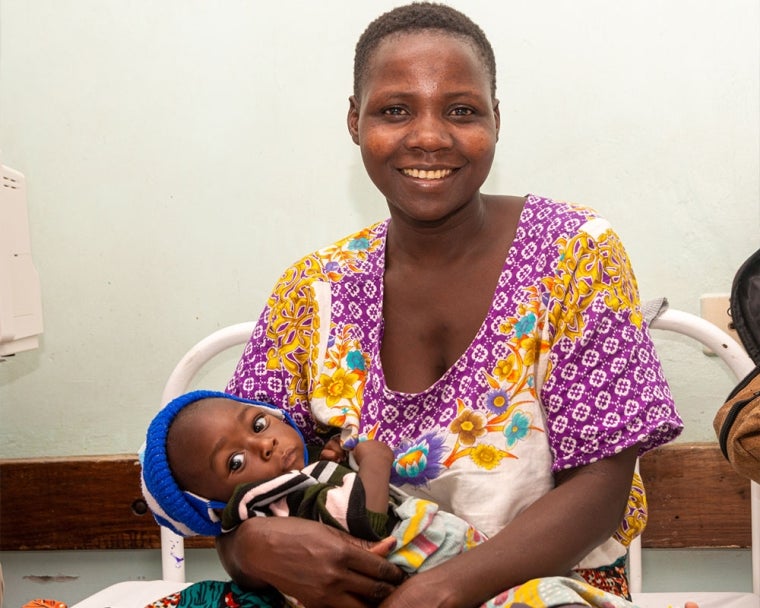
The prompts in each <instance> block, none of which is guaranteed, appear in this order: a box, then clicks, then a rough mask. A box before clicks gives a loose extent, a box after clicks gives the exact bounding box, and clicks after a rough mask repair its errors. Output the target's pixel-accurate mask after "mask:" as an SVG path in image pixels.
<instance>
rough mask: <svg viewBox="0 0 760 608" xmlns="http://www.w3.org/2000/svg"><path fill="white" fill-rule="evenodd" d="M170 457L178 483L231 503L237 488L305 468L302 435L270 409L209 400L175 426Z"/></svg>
mask: <svg viewBox="0 0 760 608" xmlns="http://www.w3.org/2000/svg"><path fill="white" fill-rule="evenodd" d="M167 455H168V458H169V465H170V466H171V469H172V472H173V473H174V477H175V478H176V479H177V483H178V484H179V486H180V487H181V488H182V489H184V490H189V491H191V492H193V493H194V494H198V495H200V496H203V497H204V498H209V499H212V500H219V501H222V502H226V501H228V500H229V499H230V497H231V496H232V492H233V490H234V489H235V486H237V485H238V484H241V483H250V482H255V481H266V480H268V479H273V478H275V477H277V476H278V475H282V474H283V473H287V472H288V471H292V470H293V469H302V468H303V467H304V445H303V440H302V439H301V436H300V435H299V434H298V432H297V431H296V430H295V429H294V428H293V427H291V426H290V425H289V424H288V423H287V422H285V421H283V420H280V419H279V418H277V417H276V416H273V415H272V414H271V413H269V411H268V410H267V409H265V408H259V407H256V406H254V405H248V404H245V403H241V402H239V401H234V400H232V399H221V398H212V399H204V400H203V401H202V402H201V403H199V404H198V406H197V407H196V408H195V409H193V410H192V411H188V412H186V415H183V414H182V413H180V415H178V416H177V418H176V419H175V420H174V422H173V423H172V425H171V427H170V428H169V435H168V441H167Z"/></svg>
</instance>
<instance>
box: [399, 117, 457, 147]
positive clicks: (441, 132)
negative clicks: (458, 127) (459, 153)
mask: <svg viewBox="0 0 760 608" xmlns="http://www.w3.org/2000/svg"><path fill="white" fill-rule="evenodd" d="M451 143H452V137H451V133H450V132H449V129H448V125H447V124H446V121H445V120H443V119H442V118H441V117H440V116H437V115H435V114H433V113H428V114H419V115H417V116H416V117H415V118H414V120H413V121H412V123H411V129H410V131H409V134H408V135H407V138H406V144H407V146H408V147H410V148H418V149H420V150H425V151H426V152H435V151H436V150H441V149H445V148H449V147H450V146H451Z"/></svg>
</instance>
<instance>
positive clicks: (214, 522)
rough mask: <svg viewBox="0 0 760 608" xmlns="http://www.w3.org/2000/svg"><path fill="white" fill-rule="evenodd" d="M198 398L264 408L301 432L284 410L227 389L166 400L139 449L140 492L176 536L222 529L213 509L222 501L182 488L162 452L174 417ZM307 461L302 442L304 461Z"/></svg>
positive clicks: (218, 531) (217, 533)
mask: <svg viewBox="0 0 760 608" xmlns="http://www.w3.org/2000/svg"><path fill="white" fill-rule="evenodd" d="M201 399H230V400H232V401H237V402H239V403H245V404H247V405H255V406H257V407H260V408H264V409H266V410H268V411H269V412H270V413H271V414H272V415H273V416H276V417H277V418H279V419H281V420H284V421H285V422H287V423H288V424H290V426H292V427H293V428H294V429H296V431H298V434H299V435H301V432H300V431H299V430H298V427H297V426H296V425H295V423H294V422H293V420H292V418H291V417H290V416H289V415H288V414H287V412H284V411H283V410H281V409H279V408H276V407H274V406H272V405H271V404H269V403H262V402H261V401H254V400H250V399H243V398H242V397H236V396H235V395H229V394H227V393H221V392H217V391H192V392H190V393H186V394H184V395H180V396H179V397H177V398H176V399H174V400H172V401H170V402H169V403H168V404H166V406H164V408H163V409H162V410H161V411H160V412H159V413H158V414H156V417H155V418H153V421H152V422H151V423H150V426H149V427H148V433H147V436H146V438H145V445H144V446H143V449H142V450H141V453H140V462H141V464H142V479H141V482H142V492H143V496H145V500H146V502H147V503H148V507H150V510H151V511H152V512H153V517H154V518H155V519H156V521H157V522H158V523H159V524H160V525H162V526H165V527H167V528H169V529H170V530H172V531H173V532H175V533H177V534H179V535H180V536H196V535H201V536H218V535H219V534H221V533H222V525H221V522H220V520H219V517H218V516H217V515H216V513H215V512H214V509H223V508H224V507H225V503H223V502H219V501H215V500H209V499H207V498H203V497H202V496H197V495H195V494H193V493H192V492H187V491H184V490H182V489H181V488H180V487H179V485H177V481H176V479H175V478H174V475H173V474H172V471H171V469H170V468H169V461H168V459H167V456H166V438H167V435H168V433H169V427H170V426H171V424H172V422H173V421H174V418H175V417H176V416H177V414H178V413H179V412H180V411H181V410H182V409H183V408H184V407H185V406H188V405H190V404H191V403H195V402H196V401H200V400H201ZM302 438H303V436H302ZM308 461H309V458H308V455H307V453H306V444H305V442H304V462H305V463H308Z"/></svg>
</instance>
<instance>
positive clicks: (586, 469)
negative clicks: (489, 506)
mask: <svg viewBox="0 0 760 608" xmlns="http://www.w3.org/2000/svg"><path fill="white" fill-rule="evenodd" d="M636 453H637V447H636V446H632V447H630V448H628V449H626V450H624V451H622V452H621V453H620V454H617V455H615V456H612V457H610V458H605V459H603V460H600V461H598V462H595V463H593V464H589V465H586V466H583V467H578V468H577V469H573V470H569V471H566V472H562V473H560V474H558V475H557V484H558V485H557V487H556V488H554V489H553V490H552V491H550V492H548V493H547V494H545V495H544V496H542V497H541V498H539V499H538V500H537V501H536V502H535V503H533V504H532V505H531V506H530V507H528V508H527V509H525V510H524V511H523V512H522V513H520V514H519V515H518V516H517V517H515V518H514V519H513V520H512V521H511V522H510V523H509V524H508V525H507V526H506V527H505V528H504V529H502V530H501V531H500V532H499V533H498V534H496V535H495V536H494V537H492V538H491V539H490V540H488V541H486V542H485V543H483V544H481V545H479V546H477V547H475V548H474V549H472V550H470V551H467V552H466V553H462V554H461V555H458V556H457V557H455V558H453V559H451V560H449V561H448V562H446V563H444V564H442V565H440V566H438V567H436V568H432V569H431V570H428V571H426V572H423V573H420V574H417V575H415V576H413V577H411V578H409V579H408V580H407V581H406V582H405V583H404V584H403V585H401V586H400V587H399V588H398V590H397V591H395V592H394V593H392V594H391V595H390V596H389V597H388V598H387V599H386V600H385V601H384V602H383V604H382V606H383V607H384V608H413V607H415V606H421V605H424V606H430V607H452V608H453V607H456V608H466V607H468V606H472V607H475V606H479V605H480V604H482V603H483V602H485V601H487V600H488V599H490V598H492V597H494V596H496V595H498V594H499V593H501V592H502V591H505V590H506V589H509V588H511V587H514V586H515V585H518V584H521V583H524V582H525V581H528V580H530V579H533V578H538V577H544V576H557V575H565V574H567V573H568V572H569V571H570V570H571V569H572V568H573V566H575V565H576V564H577V563H578V562H579V561H580V560H581V559H582V558H583V557H584V556H585V555H586V554H588V553H589V552H590V551H591V550H592V549H593V548H594V547H596V546H598V545H599V544H601V543H602V542H604V541H605V540H607V539H608V538H609V537H610V536H612V534H613V533H614V531H615V530H616V529H617V527H618V525H619V524H620V521H621V519H622V517H623V512H624V509H625V506H626V504H627V500H628V494H629V492H630V489H631V479H632V477H633V470H634V466H635V463H636Z"/></svg>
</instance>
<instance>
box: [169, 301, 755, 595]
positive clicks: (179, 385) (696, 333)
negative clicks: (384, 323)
mask: <svg viewBox="0 0 760 608" xmlns="http://www.w3.org/2000/svg"><path fill="white" fill-rule="evenodd" d="M254 325H255V323H254V322H252V321H251V322H247V323H238V324H237V325H230V326H229V327H224V328H222V329H219V330H217V331H215V332H214V333H212V334H210V335H208V336H206V337H205V338H204V339H203V340H201V341H200V342H198V343H197V344H196V345H195V346H193V347H192V348H191V349H190V350H189V351H188V352H187V353H186V354H185V355H184V356H183V357H182V359H181V360H180V361H179V363H177V366H176V367H175V368H174V370H173V371H172V372H171V374H170V375H169V378H168V380H167V382H166V386H165V387H164V392H163V395H162V400H161V403H162V405H165V404H166V403H168V402H169V401H171V400H172V399H174V398H175V397H177V396H179V395H181V394H183V393H184V392H186V391H187V390H188V388H189V387H190V384H191V382H192V380H193V379H194V377H195V376H196V375H197V374H198V372H199V371H200V370H201V369H202V368H203V366H204V365H206V363H208V362H209V361H211V360H212V359H213V358H214V357H216V356H217V355H218V354H220V353H222V352H224V351H226V350H227V349H229V348H232V347H235V346H239V345H241V344H244V343H245V342H247V341H248V339H249V338H250V336H251V333H252V332H253V328H254ZM651 327H652V328H653V329H657V330H666V331H673V332H676V333H679V334H682V335H685V336H688V337H690V338H693V339H694V340H697V341H698V342H700V343H702V344H703V345H704V346H706V347H708V348H709V349H711V350H712V351H713V352H714V353H716V354H717V355H718V356H719V357H720V358H721V359H722V360H723V361H724V362H725V363H726V364H727V365H728V366H729V368H730V369H731V371H732V372H733V373H734V375H735V376H736V377H737V379H740V378H743V377H744V376H745V375H747V374H748V373H749V372H750V371H751V370H752V369H754V363H753V362H752V360H751V359H750V358H749V356H748V355H747V353H746V352H745V351H744V349H743V348H742V347H741V346H740V345H739V344H738V342H736V341H735V340H734V339H733V338H732V337H731V336H729V335H728V334H727V333H725V332H724V331H722V330H721V329H719V328H718V327H716V326H715V325H713V324H712V323H710V322H708V321H706V320H704V319H702V318H701V317H698V316H696V315H693V314H690V313H686V312H683V311H679V310H673V309H667V310H665V311H664V312H662V313H661V314H660V315H659V316H658V317H657V318H656V319H654V320H653V321H652V323H651ZM716 405H717V404H716ZM751 513H752V572H753V581H752V588H753V591H754V593H756V594H758V595H760V486H759V485H758V484H757V483H754V482H753V483H752V497H751ZM161 556H162V558H161V564H162V576H163V578H164V580H167V581H176V582H185V555H184V542H183V539H182V537H180V536H177V535H176V534H174V533H173V532H171V531H170V530H168V529H167V528H163V527H162V528H161ZM629 566H630V579H631V580H630V582H631V591H632V592H634V593H636V592H640V591H641V587H642V568H641V539H640V538H637V539H636V540H635V541H634V542H633V544H632V545H631V550H630V563H629Z"/></svg>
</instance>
